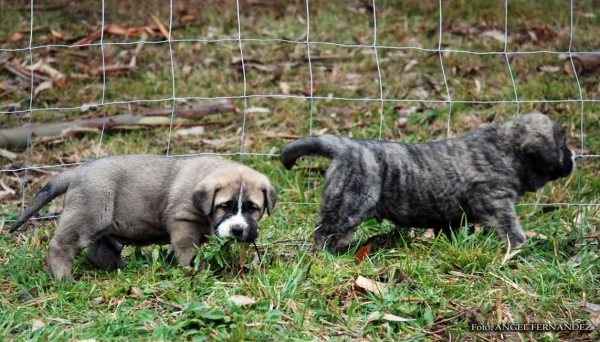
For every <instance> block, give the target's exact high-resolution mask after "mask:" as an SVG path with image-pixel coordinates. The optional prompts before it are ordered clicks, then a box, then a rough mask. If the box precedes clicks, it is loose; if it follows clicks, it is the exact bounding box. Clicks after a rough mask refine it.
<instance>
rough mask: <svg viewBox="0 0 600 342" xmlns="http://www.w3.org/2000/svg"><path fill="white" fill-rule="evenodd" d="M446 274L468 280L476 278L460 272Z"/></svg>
mask: <svg viewBox="0 0 600 342" xmlns="http://www.w3.org/2000/svg"><path fill="white" fill-rule="evenodd" d="M448 273H449V274H452V275H453V276H457V277H462V278H470V279H476V278H477V276H474V275H472V274H466V273H462V272H458V271H448Z"/></svg>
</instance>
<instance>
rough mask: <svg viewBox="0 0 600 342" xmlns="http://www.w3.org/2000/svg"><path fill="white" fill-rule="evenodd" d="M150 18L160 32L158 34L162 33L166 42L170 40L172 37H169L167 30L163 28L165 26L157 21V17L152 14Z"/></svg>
mask: <svg viewBox="0 0 600 342" xmlns="http://www.w3.org/2000/svg"><path fill="white" fill-rule="evenodd" d="M150 17H152V19H153V20H154V22H155V23H156V25H157V26H158V29H159V30H160V33H162V35H163V36H164V37H165V38H166V39H167V40H172V39H173V36H170V35H169V30H167V28H166V27H165V25H163V23H162V21H160V19H158V17H157V16H155V15H154V14H150Z"/></svg>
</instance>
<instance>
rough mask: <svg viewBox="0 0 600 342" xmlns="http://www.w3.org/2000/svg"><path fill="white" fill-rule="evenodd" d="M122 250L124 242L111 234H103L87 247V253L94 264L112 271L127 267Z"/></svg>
mask: <svg viewBox="0 0 600 342" xmlns="http://www.w3.org/2000/svg"><path fill="white" fill-rule="evenodd" d="M122 251H123V244H121V242H119V241H118V240H117V239H115V238H113V237H111V236H102V237H101V238H99V239H98V240H96V242H94V243H92V244H91V245H90V246H89V247H88V248H87V255H88V258H89V259H90V261H91V262H92V263H93V264H94V265H96V266H97V267H99V268H101V269H103V270H106V271H109V272H110V271H113V270H115V269H117V268H124V267H125V262H124V261H123V258H122V257H121V252H122Z"/></svg>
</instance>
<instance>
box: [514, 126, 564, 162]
mask: <svg viewBox="0 0 600 342" xmlns="http://www.w3.org/2000/svg"><path fill="white" fill-rule="evenodd" d="M544 128H545V127H544ZM544 128H543V129H539V130H538V128H537V127H533V126H532V125H526V129H525V130H524V131H522V134H523V135H524V136H523V137H521V139H522V140H521V152H522V153H523V154H524V155H525V156H526V157H527V159H528V160H530V161H531V162H532V165H533V167H534V169H535V170H540V171H549V169H554V168H556V167H557V166H558V165H560V160H559V149H558V146H557V145H558V142H557V141H555V134H554V129H555V127H552V128H550V129H544Z"/></svg>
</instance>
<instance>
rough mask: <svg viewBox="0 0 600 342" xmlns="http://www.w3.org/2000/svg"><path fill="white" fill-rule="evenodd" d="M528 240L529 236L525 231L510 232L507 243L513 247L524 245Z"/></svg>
mask: <svg viewBox="0 0 600 342" xmlns="http://www.w3.org/2000/svg"><path fill="white" fill-rule="evenodd" d="M526 240H527V237H526V236H525V233H523V232H513V233H508V241H507V243H510V248H512V249H515V248H519V247H522V246H523V245H524V244H525V241H526Z"/></svg>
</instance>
